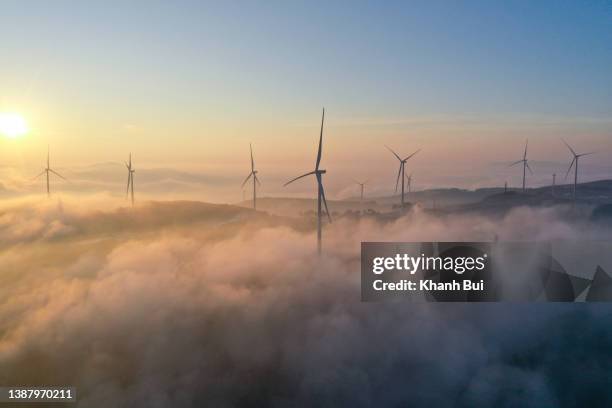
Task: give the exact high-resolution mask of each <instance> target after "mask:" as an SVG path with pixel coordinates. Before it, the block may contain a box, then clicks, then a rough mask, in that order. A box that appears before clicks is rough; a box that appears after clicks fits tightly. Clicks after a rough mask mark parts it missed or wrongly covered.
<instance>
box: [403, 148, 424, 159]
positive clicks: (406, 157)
mask: <svg viewBox="0 0 612 408" xmlns="http://www.w3.org/2000/svg"><path fill="white" fill-rule="evenodd" d="M420 151H421V149H419V150H417V151H416V152H414V153H412V154H411V155H410V156H408V157H406V158H405V159H404V160H403V161H406V160H408V159H409V158H411V157H412V156H414V155H415V154H417V153H418V152H420Z"/></svg>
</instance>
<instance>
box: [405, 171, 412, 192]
mask: <svg viewBox="0 0 612 408" xmlns="http://www.w3.org/2000/svg"><path fill="white" fill-rule="evenodd" d="M406 181H407V182H408V192H409V193H412V173H410V175H409V176H406Z"/></svg>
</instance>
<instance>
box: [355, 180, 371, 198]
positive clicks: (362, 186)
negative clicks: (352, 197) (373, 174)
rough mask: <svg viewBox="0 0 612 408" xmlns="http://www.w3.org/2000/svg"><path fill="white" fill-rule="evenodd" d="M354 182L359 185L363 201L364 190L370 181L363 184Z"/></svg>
mask: <svg viewBox="0 0 612 408" xmlns="http://www.w3.org/2000/svg"><path fill="white" fill-rule="evenodd" d="M353 181H355V184H357V185H359V187H360V190H361V195H360V197H361V201H363V190H364V187H365V185H366V184H367V183H368V180H366V181H363V182H359V181H357V180H353Z"/></svg>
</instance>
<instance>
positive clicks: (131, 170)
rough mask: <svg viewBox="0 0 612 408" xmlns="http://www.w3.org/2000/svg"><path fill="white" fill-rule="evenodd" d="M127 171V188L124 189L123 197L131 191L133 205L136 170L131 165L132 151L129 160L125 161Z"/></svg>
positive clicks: (126, 196)
mask: <svg viewBox="0 0 612 408" xmlns="http://www.w3.org/2000/svg"><path fill="white" fill-rule="evenodd" d="M125 167H127V171H128V180H127V188H126V190H125V198H128V196H129V195H130V192H131V193H132V207H133V206H134V173H135V172H136V170H134V168H133V167H132V153H130V161H129V162H127V163H125Z"/></svg>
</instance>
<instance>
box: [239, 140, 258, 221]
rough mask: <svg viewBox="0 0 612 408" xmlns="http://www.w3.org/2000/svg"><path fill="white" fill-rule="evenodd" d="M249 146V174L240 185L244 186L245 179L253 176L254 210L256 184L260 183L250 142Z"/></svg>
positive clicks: (255, 206) (254, 206)
mask: <svg viewBox="0 0 612 408" xmlns="http://www.w3.org/2000/svg"><path fill="white" fill-rule="evenodd" d="M249 148H250V149H251V172H250V173H249V175H248V176H247V178H246V179H245V180H244V182H243V183H242V187H243V188H244V185H245V184H246V183H247V181H249V179H250V178H251V177H253V209H254V210H256V209H257V204H256V202H257V190H256V187H257V184H259V185H260V186H261V183H260V182H259V179H258V178H257V170H255V161H254V160H253V146H251V144H250V143H249Z"/></svg>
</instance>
